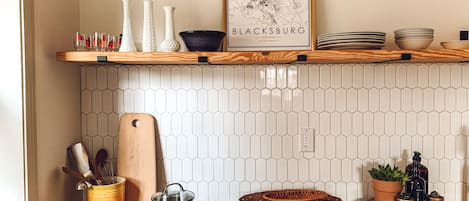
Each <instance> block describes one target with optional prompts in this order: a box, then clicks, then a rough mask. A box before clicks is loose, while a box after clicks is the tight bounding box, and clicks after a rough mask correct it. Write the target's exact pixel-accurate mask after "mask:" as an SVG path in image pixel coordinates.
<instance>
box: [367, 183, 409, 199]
mask: <svg viewBox="0 0 469 201" xmlns="http://www.w3.org/2000/svg"><path fill="white" fill-rule="evenodd" d="M373 190H374V193H375V201H394V199H395V197H396V196H397V194H398V193H399V192H401V191H402V183H401V182H400V181H380V180H376V179H373Z"/></svg>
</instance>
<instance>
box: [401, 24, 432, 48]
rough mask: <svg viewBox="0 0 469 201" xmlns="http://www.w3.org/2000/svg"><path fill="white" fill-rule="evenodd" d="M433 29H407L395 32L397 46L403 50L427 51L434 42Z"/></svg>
mask: <svg viewBox="0 0 469 201" xmlns="http://www.w3.org/2000/svg"><path fill="white" fill-rule="evenodd" d="M433 37H434V31H433V29H429V28H407V29H399V30H396V31H394V38H395V40H396V44H397V46H399V47H400V48H401V49H408V50H412V49H425V48H427V47H428V46H429V45H430V44H431V43H432V42H433Z"/></svg>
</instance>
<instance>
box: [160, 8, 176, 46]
mask: <svg viewBox="0 0 469 201" xmlns="http://www.w3.org/2000/svg"><path fill="white" fill-rule="evenodd" d="M163 9H164V13H165V18H166V30H165V40H164V41H163V42H161V44H160V48H161V51H163V52H177V51H179V49H181V45H180V44H179V42H178V41H177V40H174V19H173V18H174V16H173V13H174V9H175V8H174V6H164V7H163Z"/></svg>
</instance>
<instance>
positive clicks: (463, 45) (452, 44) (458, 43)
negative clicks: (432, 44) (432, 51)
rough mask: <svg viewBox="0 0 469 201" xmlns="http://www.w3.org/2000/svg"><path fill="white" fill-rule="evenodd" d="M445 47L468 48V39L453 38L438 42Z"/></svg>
mask: <svg viewBox="0 0 469 201" xmlns="http://www.w3.org/2000/svg"><path fill="white" fill-rule="evenodd" d="M440 45H441V46H443V47H444V48H445V49H469V41H467V40H454V41H445V42H441V43H440Z"/></svg>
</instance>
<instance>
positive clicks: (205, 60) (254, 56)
mask: <svg viewBox="0 0 469 201" xmlns="http://www.w3.org/2000/svg"><path fill="white" fill-rule="evenodd" d="M56 59H57V60H58V61H65V62H77V63H93V64H106V63H116V64H155V65H159V64H166V65H168V64H291V63H379V62H466V61H469V49H467V50H466V49H464V50H448V49H426V50H314V51H274V52H175V53H165V52H86V51H83V52H80V51H65V52H57V53H56Z"/></svg>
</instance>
